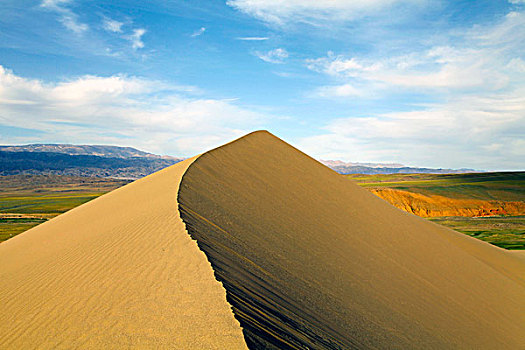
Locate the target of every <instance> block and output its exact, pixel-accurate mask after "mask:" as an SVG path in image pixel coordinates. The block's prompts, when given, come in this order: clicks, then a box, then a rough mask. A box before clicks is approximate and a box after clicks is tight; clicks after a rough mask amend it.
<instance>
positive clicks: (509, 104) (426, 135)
mask: <svg viewBox="0 0 525 350" xmlns="http://www.w3.org/2000/svg"><path fill="white" fill-rule="evenodd" d="M450 38H451V40H449V43H450V44H449V45H447V46H433V47H427V48H425V49H422V50H419V51H413V52H409V53H405V54H402V55H398V56H394V57H381V58H376V59H374V58H372V57H367V56H354V57H345V56H343V55H335V54H333V53H329V54H328V55H327V56H326V57H322V58H318V59H310V60H307V62H306V65H307V67H308V68H309V69H311V70H313V71H317V72H321V73H323V74H325V75H326V76H327V77H328V78H329V79H331V80H333V81H334V84H331V85H328V86H322V87H320V88H318V89H317V90H315V91H314V92H313V93H314V95H315V96H317V97H324V98H340V99H345V98H346V99H347V100H349V101H351V100H352V98H353V97H355V96H356V95H357V96H360V97H361V98H368V97H373V98H375V99H378V98H383V99H384V100H383V101H384V102H383V103H388V101H390V99H391V98H392V96H399V95H396V94H399V93H403V94H406V95H410V94H418V95H423V96H425V97H426V100H430V101H435V102H433V103H427V104H426V105H419V106H417V105H415V106H409V107H405V108H404V110H402V111H399V112H395V113H380V114H377V113H376V114H370V115H368V116H362V115H361V116H352V115H351V114H350V115H349V116H348V117H347V118H340V119H338V120H335V121H331V122H329V123H328V124H326V125H325V126H324V132H323V133H322V134H321V135H318V136H314V137H310V138H306V139H304V140H303V141H302V146H303V147H304V148H305V150H306V151H311V152H315V153H314V154H316V155H318V156H321V157H322V158H324V159H337V158H339V159H341V158H342V159H346V160H352V161H374V162H384V161H395V162H400V163H406V164H412V165H423V166H425V165H426V166H435V165H436V160H439V161H440V162H441V164H440V166H443V167H464V166H468V167H475V168H481V169H502V168H503V169H504V168H506V169H523V164H525V147H524V146H525V141H524V140H525V14H524V13H519V12H511V13H509V14H508V15H507V16H505V17H504V18H503V19H502V20H501V21H500V22H499V23H496V24H494V25H492V26H474V27H472V29H470V30H465V31H464V32H462V33H457V32H455V33H451V34H450ZM396 98H397V97H396ZM408 102H410V99H408ZM414 145H417V147H414Z"/></svg>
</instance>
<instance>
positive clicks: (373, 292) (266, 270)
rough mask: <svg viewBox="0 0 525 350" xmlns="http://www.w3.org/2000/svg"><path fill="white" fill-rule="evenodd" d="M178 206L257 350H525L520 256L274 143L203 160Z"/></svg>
mask: <svg viewBox="0 0 525 350" xmlns="http://www.w3.org/2000/svg"><path fill="white" fill-rule="evenodd" d="M178 198H179V208H180V211H181V217H182V219H183V221H184V222H185V223H186V227H187V230H188V232H190V234H191V235H192V237H193V238H194V239H196V240H197V242H198V244H199V247H200V248H201V249H202V250H203V251H204V252H205V253H206V255H207V256H208V259H209V260H210V262H211V264H212V266H213V268H214V271H215V275H216V277H217V279H218V280H219V281H221V282H222V283H223V285H224V287H225V288H226V290H227V299H228V301H229V302H230V304H232V306H233V310H234V313H235V316H236V318H237V319H238V320H239V321H240V323H241V326H242V328H243V332H244V336H245V339H246V342H247V344H248V346H249V347H250V348H251V349H257V348H279V349H303V348H312V349H314V348H315V349H351V348H359V349H362V348H397V349H410V348H416V349H422V348H424V349H430V348H432V349H435V348H439V349H450V348H460V349H467V348H471V349H520V348H525V265H524V263H523V261H522V260H521V259H520V258H518V257H517V256H516V254H512V253H509V252H507V251H505V250H503V249H500V248H497V247H494V246H491V245H489V244H487V243H484V242H481V241H478V240H476V239H474V238H471V237H467V236H465V235H463V234H460V233H457V232H455V231H452V230H450V229H447V228H444V227H441V226H438V225H436V224H433V223H431V222H428V221H426V220H424V219H421V218H418V217H416V216H414V215H411V214H407V213H405V212H402V211H401V210H399V209H396V208H394V207H393V206H391V205H390V204H388V203H386V202H385V201H383V200H382V199H380V198H378V197H376V196H374V195H373V194H371V193H369V192H368V191H366V190H365V189H363V188H360V187H359V186H358V185H356V184H354V183H353V182H350V181H348V180H347V179H345V178H344V177H342V176H340V175H338V174H336V173H335V172H333V171H332V170H330V169H328V168H327V167H325V166H323V165H321V164H320V163H318V162H317V161H315V160H313V159H312V158H310V157H308V156H306V155H305V154H303V153H301V152H300V151H298V150H296V149H294V148H293V147H291V146H290V145H288V144H286V143H285V142H283V141H282V140H280V139H278V138H276V137H274V136H273V135H271V134H269V133H267V132H264V131H261V132H255V133H252V134H249V135H247V136H245V137H243V138H240V139H238V140H236V141H234V142H232V143H229V144H227V145H224V146H222V147H219V148H216V149H214V150H212V151H210V152H207V153H205V154H203V155H201V156H200V157H199V158H198V159H197V160H196V161H195V162H194V163H193V164H192V165H191V166H190V167H189V168H188V170H187V171H186V173H185V174H184V176H183V180H182V183H181V186H180V189H179V197H178Z"/></svg>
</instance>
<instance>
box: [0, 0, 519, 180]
mask: <svg viewBox="0 0 525 350" xmlns="http://www.w3.org/2000/svg"><path fill="white" fill-rule="evenodd" d="M0 66H1V67H0V143H2V144H24V143H36V142H46V143H47V142H49V143H51V142H53V143H88V144H116V145H123V146H133V147H137V148H140V149H143V150H146V151H150V152H155V153H161V154H170V155H174V156H191V155H194V154H197V153H201V152H203V151H205V150H207V149H209V148H212V147H215V146H218V145H220V144H222V143H224V142H227V141H230V140H231V139H233V138H236V137H238V136H241V135H243V134H245V133H247V132H249V131H252V130H256V129H268V130H270V131H271V132H273V133H274V134H276V135H278V136H279V137H281V138H283V139H285V140H286V141H288V142H290V143H292V144H293V145H295V146H297V147H299V148H300V149H302V150H303V151H305V152H307V153H309V154H310V155H312V156H314V157H316V158H320V159H340V160H344V161H360V162H396V163H403V164H407V165H416V166H427V167H452V168H461V167H468V168H475V169H487V170H504V169H507V170H510V169H515V170H516V169H524V164H525V131H524V128H525V1H524V0H511V1H507V0H505V1H503V0H501V1H498V0H487V1H485V0H479V1H444V0H404V1H398V0H330V1H328V0H325V1H323V0H288V1H286V2H285V4H283V3H282V1H278V0H228V1H195V0H192V1H155V0H151V1H97V0H90V1H87V0H38V1H26V0H4V1H2V2H1V3H0Z"/></svg>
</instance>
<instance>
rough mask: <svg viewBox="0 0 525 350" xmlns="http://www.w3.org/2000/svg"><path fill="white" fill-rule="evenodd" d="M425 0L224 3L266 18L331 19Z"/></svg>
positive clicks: (232, 0)
mask: <svg viewBox="0 0 525 350" xmlns="http://www.w3.org/2000/svg"><path fill="white" fill-rule="evenodd" d="M423 2H425V1H424V0H287V1H282V0H228V1H227V2H226V3H227V4H228V5H229V6H231V7H233V8H235V9H237V10H239V11H242V12H244V13H246V14H248V15H250V16H253V17H255V18H258V19H261V20H263V21H265V22H268V23H272V24H278V25H282V24H285V23H286V22H307V23H315V22H318V21H334V20H348V19H354V18H357V17H360V16H364V15H373V14H375V13H377V12H378V11H380V10H384V9H386V8H388V7H391V6H392V5H395V4H408V5H414V4H419V3H423Z"/></svg>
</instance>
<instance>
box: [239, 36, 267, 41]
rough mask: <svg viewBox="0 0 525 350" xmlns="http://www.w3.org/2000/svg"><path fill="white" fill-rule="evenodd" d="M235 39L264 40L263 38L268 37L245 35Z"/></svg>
mask: <svg viewBox="0 0 525 350" xmlns="http://www.w3.org/2000/svg"><path fill="white" fill-rule="evenodd" d="M236 39H237V40H244V41H264V40H268V39H269V38H268V37H266V36H246V37H239V38H236Z"/></svg>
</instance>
